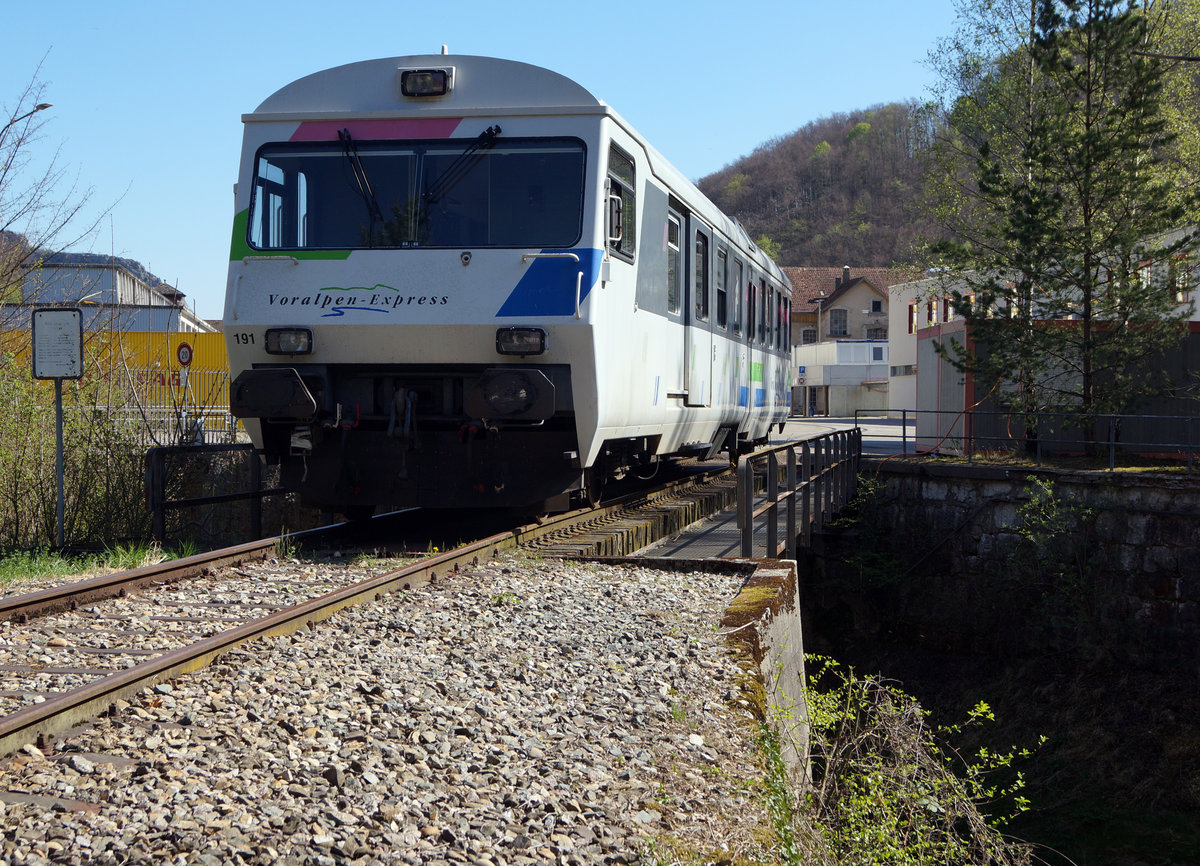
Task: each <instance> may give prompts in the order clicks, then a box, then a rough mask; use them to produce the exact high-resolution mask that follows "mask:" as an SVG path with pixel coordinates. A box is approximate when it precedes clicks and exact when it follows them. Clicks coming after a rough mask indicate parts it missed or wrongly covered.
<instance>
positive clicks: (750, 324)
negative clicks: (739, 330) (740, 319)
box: [746, 273, 758, 343]
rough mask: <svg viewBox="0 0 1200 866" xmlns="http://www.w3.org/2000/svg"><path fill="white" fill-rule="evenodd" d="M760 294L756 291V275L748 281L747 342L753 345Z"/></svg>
mask: <svg viewBox="0 0 1200 866" xmlns="http://www.w3.org/2000/svg"><path fill="white" fill-rule="evenodd" d="M757 311H758V292H756V291H754V274H753V273H752V274H750V279H748V280H746V342H747V343H753V342H754V339H755V334H754V328H755V324H754V323H755V322H757V321H758V312H757Z"/></svg>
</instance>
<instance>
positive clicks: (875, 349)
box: [871, 346, 883, 362]
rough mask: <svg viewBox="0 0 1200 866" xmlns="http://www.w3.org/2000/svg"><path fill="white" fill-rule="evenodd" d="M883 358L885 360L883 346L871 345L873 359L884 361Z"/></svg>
mask: <svg viewBox="0 0 1200 866" xmlns="http://www.w3.org/2000/svg"><path fill="white" fill-rule="evenodd" d="M882 360H883V346H872V347H871V361H872V362H874V361H882Z"/></svg>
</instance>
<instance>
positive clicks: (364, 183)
mask: <svg viewBox="0 0 1200 866" xmlns="http://www.w3.org/2000/svg"><path fill="white" fill-rule="evenodd" d="M338 141H340V142H341V143H342V153H343V154H345V156H346V162H348V163H349V164H350V171H351V172H353V174H354V184H355V186H357V187H358V194H359V195H360V196H362V200H363V203H364V204H366V206H367V220H368V221H369V224H368V226H367V236H368V238H374V237H375V223H376V221H378V222H383V211H382V210H380V208H379V201H378V200H377V199H376V198H375V191H374V190H373V189H371V180H370V178H368V177H367V170H366V169H365V168H364V167H363V164H362V158H361V157H359V155H358V147H357V146H356V145H355V144H354V142H353V141H352V140H351V139H350V130H349V129H339V130H338Z"/></svg>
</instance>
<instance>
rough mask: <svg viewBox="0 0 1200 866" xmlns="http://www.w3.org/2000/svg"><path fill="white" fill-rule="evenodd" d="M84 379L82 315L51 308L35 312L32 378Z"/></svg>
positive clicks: (66, 309)
mask: <svg viewBox="0 0 1200 866" xmlns="http://www.w3.org/2000/svg"><path fill="white" fill-rule="evenodd" d="M82 376H83V311H82V310H80V309H78V308H77V307H52V308H44V309H40V310H34V311H33V377H34V378H35V379H79V378H82Z"/></svg>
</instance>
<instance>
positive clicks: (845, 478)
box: [834, 431, 850, 511]
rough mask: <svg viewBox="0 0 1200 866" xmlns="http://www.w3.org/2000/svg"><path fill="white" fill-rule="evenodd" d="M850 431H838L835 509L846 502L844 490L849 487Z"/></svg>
mask: <svg viewBox="0 0 1200 866" xmlns="http://www.w3.org/2000/svg"><path fill="white" fill-rule="evenodd" d="M848 473H850V432H848V431H838V501H836V503H835V504H834V509H835V510H836V511H841V506H842V505H845V504H846V491H848V489H850V474H848Z"/></svg>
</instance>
